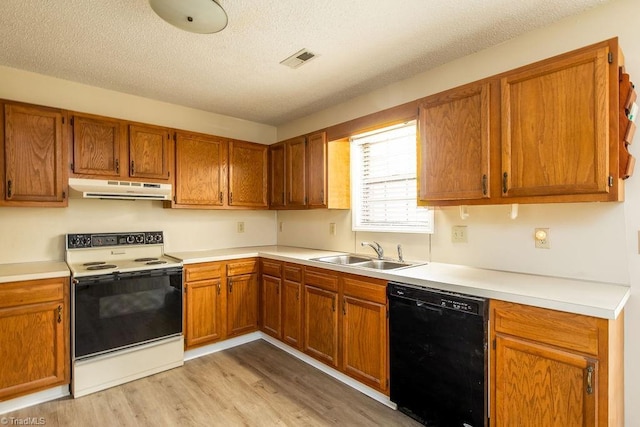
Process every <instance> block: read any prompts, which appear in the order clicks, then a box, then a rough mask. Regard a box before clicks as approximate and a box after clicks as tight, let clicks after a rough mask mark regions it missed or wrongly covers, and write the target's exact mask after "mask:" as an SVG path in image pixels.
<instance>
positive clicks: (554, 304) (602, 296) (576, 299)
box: [168, 246, 631, 319]
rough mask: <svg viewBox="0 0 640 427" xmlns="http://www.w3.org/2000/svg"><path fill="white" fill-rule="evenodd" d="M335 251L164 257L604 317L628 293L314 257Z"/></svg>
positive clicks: (253, 250) (489, 273) (579, 283)
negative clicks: (314, 271)
mask: <svg viewBox="0 0 640 427" xmlns="http://www.w3.org/2000/svg"><path fill="white" fill-rule="evenodd" d="M338 253H344V252H336V251H324V250H314V249H305V248H295V247H288V246H253V247H246V248H232V249H216V250H208V251H193V252H175V253H169V254H168V255H170V256H173V257H175V258H178V259H181V260H182V261H183V263H184V264H193V263H199V262H211V261H224V260H228V259H238V258H245V257H257V256H260V257H264V258H270V259H275V260H279V261H289V262H295V263H298V264H303V265H308V266H312V267H320V268H326V269H329V270H334V271H341V272H344V273H351V274H359V275H363V276H368V277H376V278H379V279H385V280H389V281H398V282H402V283H409V284H413V285H419V286H425V287H430V288H435V289H441V290H445V291H451V292H458V293H463V294H469V295H475V296H480V297H485V298H492V299H499V300H503V301H509V302H516V303H521V304H529V305H533V306H536V307H542V308H549V309H553V310H561V311H567V312H570V313H577V314H584V315H588V316H595V317H600V318H605V319H615V318H617V317H618V315H619V314H620V312H621V311H622V309H623V307H624V305H625V304H626V302H627V300H628V299H629V296H630V294H631V290H630V287H629V286H624V285H619V284H614V283H605V282H595V281H587V280H577V279H565V278H557V277H549V276H537V275H532V274H522V273H510V272H505V271H497V270H486V269H482V268H473V267H465V266H461V265H454V264H441V263H427V264H422V265H417V266H415V267H410V268H403V269H400V270H393V271H389V270H387V271H381V270H371V269H364V268H358V267H354V266H348V265H335V264H329V263H324V262H319V261H313V260H312V258H317V257H322V256H328V255H334V254H338Z"/></svg>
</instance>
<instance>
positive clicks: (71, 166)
mask: <svg viewBox="0 0 640 427" xmlns="http://www.w3.org/2000/svg"><path fill="white" fill-rule="evenodd" d="M69 167H70V168H71V172H75V171H74V170H73V163H69Z"/></svg>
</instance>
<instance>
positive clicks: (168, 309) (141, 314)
mask: <svg viewBox="0 0 640 427" xmlns="http://www.w3.org/2000/svg"><path fill="white" fill-rule="evenodd" d="M73 283H74V287H73V315H74V318H73V328H72V335H73V340H72V342H73V347H74V348H73V355H74V359H75V360H78V359H84V358H87V357H90V356H95V355H98V354H102V353H107V352H111V351H114V350H119V349H123V348H126V347H131V346H134V345H138V344H142V343H146V342H150V341H154V340H158V339H161V338H166V337H170V336H175V335H181V334H182V267H177V268H164V269H156V270H146V271H136V272H128V273H113V274H105V275H97V276H87V277H79V278H74V280H73Z"/></svg>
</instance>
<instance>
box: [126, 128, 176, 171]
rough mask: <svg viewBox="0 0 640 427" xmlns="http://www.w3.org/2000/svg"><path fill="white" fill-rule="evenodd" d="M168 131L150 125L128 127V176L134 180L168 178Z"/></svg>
mask: <svg viewBox="0 0 640 427" xmlns="http://www.w3.org/2000/svg"><path fill="white" fill-rule="evenodd" d="M170 137H171V135H170V131H169V130H168V129H166V128H163V127H157V126H150V125H129V175H130V176H132V177H136V178H152V179H168V178H169V169H168V166H169V161H168V159H167V157H168V154H169V140H170Z"/></svg>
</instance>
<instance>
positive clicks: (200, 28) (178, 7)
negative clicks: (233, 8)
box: [149, 0, 228, 34]
mask: <svg viewBox="0 0 640 427" xmlns="http://www.w3.org/2000/svg"><path fill="white" fill-rule="evenodd" d="M149 4H150V5H151V9H153V11H154V12H155V13H156V14H157V15H158V16H159V17H160V18H162V19H164V20H165V21H167V22H168V23H169V24H171V25H173V26H174V27H178V28H180V29H182V30H185V31H190V32H192V33H199V34H211V33H217V32H218V31H222V30H224V28H225V27H226V26H227V21H228V20H227V13H226V12H225V11H224V9H223V8H222V6H220V5H219V4H218V3H217V2H216V1H215V0H149Z"/></svg>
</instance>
